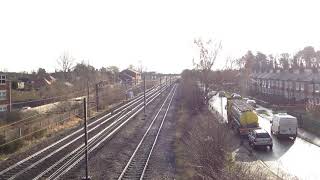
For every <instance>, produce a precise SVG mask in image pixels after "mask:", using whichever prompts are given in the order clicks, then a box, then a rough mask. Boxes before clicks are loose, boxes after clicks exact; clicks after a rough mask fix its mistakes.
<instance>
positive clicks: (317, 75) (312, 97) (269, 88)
mask: <svg viewBox="0 0 320 180" xmlns="http://www.w3.org/2000/svg"><path fill="white" fill-rule="evenodd" d="M247 88H248V89H249V91H250V92H251V93H252V94H256V95H262V96H265V97H267V98H268V99H269V100H271V101H273V102H276V103H304V104H313V105H319V104H320V72H319V71H318V70H315V69H313V70H312V69H304V70H292V71H288V70H287V71H280V70H277V71H269V72H254V73H252V74H250V78H249V80H248V81H247Z"/></svg>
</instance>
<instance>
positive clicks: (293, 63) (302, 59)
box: [226, 46, 320, 72]
mask: <svg viewBox="0 0 320 180" xmlns="http://www.w3.org/2000/svg"><path fill="white" fill-rule="evenodd" d="M226 67H227V68H229V69H232V68H234V67H236V68H238V69H245V70H247V71H255V72H267V71H270V70H276V69H279V70H293V69H299V70H303V69H306V68H308V69H313V70H315V71H317V69H318V68H319V67H320V50H315V49H314V47H312V46H306V47H304V48H303V49H302V50H300V51H298V52H296V53H294V54H289V53H281V54H280V55H279V56H274V55H272V54H270V55H266V54H264V53H262V52H259V51H258V52H257V53H256V54H253V53H252V51H248V52H247V53H246V54H245V55H244V56H242V57H241V58H238V59H234V60H228V59H227V61H226Z"/></svg>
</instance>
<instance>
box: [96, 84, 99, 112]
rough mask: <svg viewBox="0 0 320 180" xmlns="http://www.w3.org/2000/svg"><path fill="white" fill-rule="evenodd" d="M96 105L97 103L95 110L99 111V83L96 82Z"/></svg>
mask: <svg viewBox="0 0 320 180" xmlns="http://www.w3.org/2000/svg"><path fill="white" fill-rule="evenodd" d="M96 105H97V112H98V111H99V84H98V83H97V84H96Z"/></svg>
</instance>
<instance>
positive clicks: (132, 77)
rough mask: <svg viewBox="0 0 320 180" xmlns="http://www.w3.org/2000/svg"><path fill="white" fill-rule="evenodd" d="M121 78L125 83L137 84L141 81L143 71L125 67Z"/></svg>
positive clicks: (120, 75)
mask: <svg viewBox="0 0 320 180" xmlns="http://www.w3.org/2000/svg"><path fill="white" fill-rule="evenodd" d="M119 78H120V80H121V81H122V82H123V83H127V84H131V85H136V84H139V83H140V82H141V80H142V79H141V73H140V72H138V71H135V70H133V69H125V70H123V71H121V72H120V74H119Z"/></svg>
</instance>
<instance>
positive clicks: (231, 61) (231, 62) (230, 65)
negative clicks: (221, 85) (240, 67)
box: [224, 56, 237, 70]
mask: <svg viewBox="0 0 320 180" xmlns="http://www.w3.org/2000/svg"><path fill="white" fill-rule="evenodd" d="M236 65H237V60H236V59H235V58H232V57H230V56H228V57H227V58H226V63H225V65H224V69H226V70H231V69H234V68H236Z"/></svg>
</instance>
